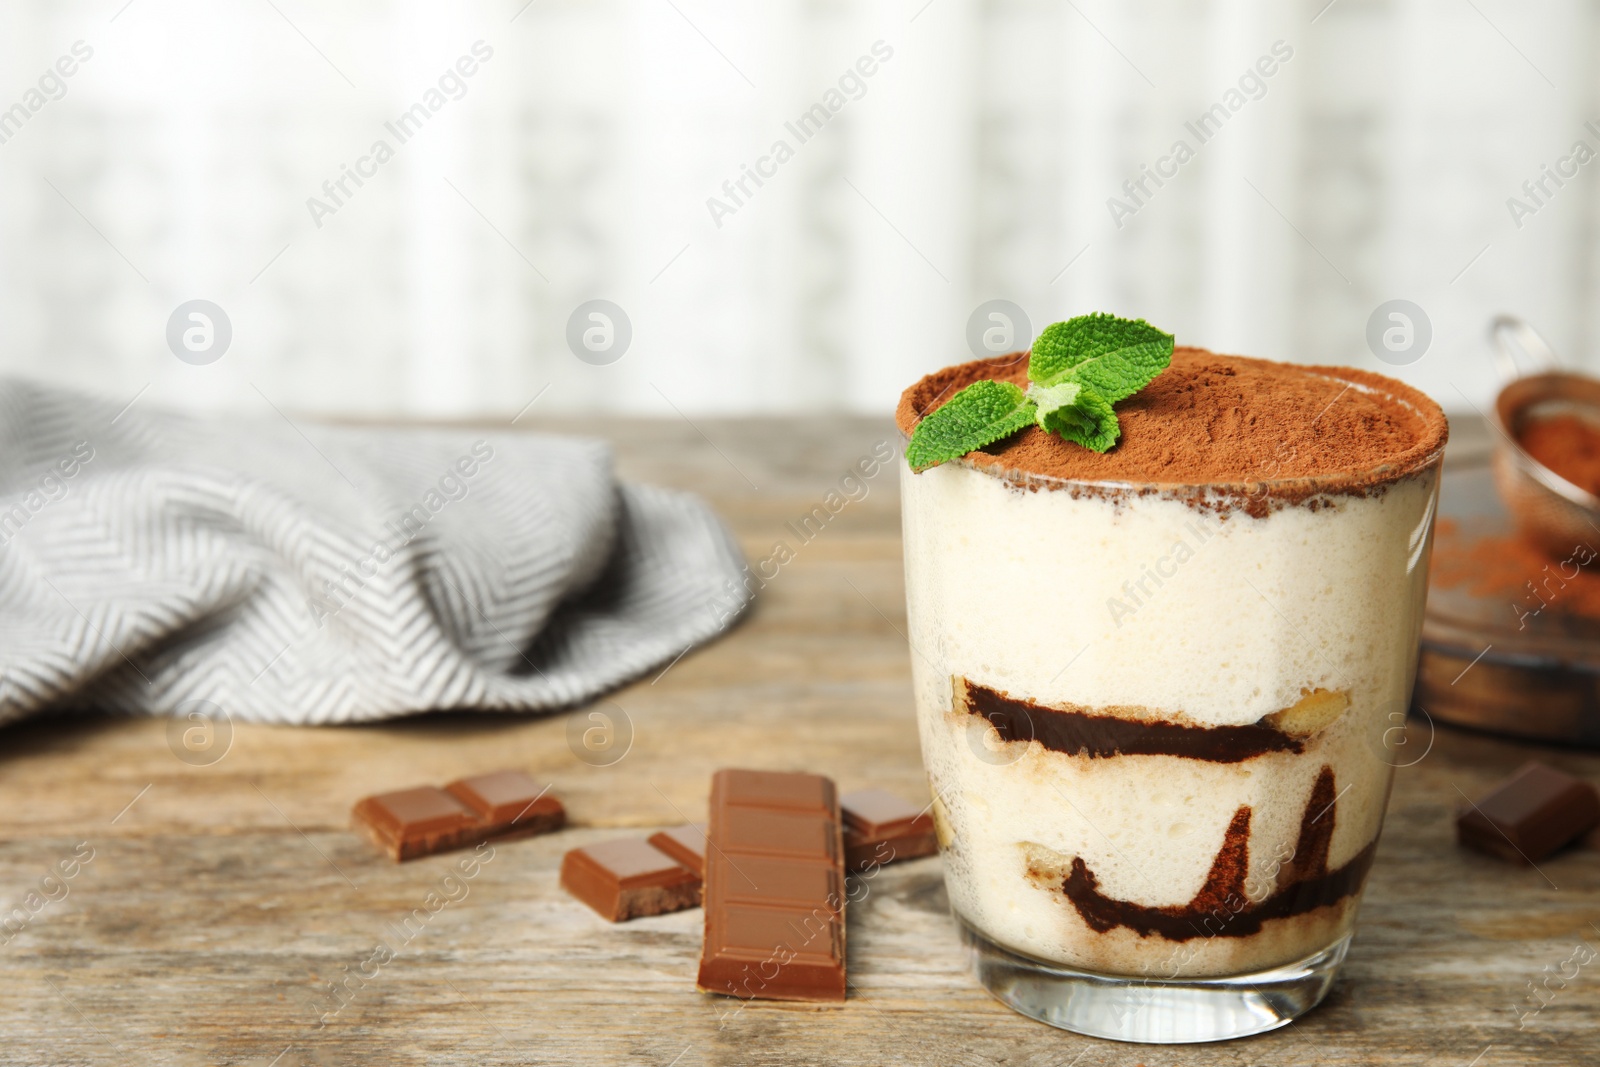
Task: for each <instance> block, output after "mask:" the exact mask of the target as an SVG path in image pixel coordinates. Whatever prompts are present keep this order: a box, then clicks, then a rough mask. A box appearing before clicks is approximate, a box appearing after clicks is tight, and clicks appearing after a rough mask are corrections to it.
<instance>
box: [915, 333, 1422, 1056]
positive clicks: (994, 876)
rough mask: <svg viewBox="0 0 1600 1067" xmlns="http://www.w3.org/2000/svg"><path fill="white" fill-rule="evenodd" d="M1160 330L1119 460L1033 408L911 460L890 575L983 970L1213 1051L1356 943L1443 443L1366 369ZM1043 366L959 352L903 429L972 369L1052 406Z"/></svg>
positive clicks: (951, 880)
mask: <svg viewBox="0 0 1600 1067" xmlns="http://www.w3.org/2000/svg"><path fill="white" fill-rule="evenodd" d="M1074 321H1077V320H1074ZM1118 321H1120V320H1118ZM1140 325H1142V324H1140ZM1162 336H1167V335H1162ZM1167 340H1168V348H1167V351H1168V353H1170V365H1164V366H1165V369H1164V370H1161V371H1160V372H1159V373H1158V374H1157V375H1156V376H1155V377H1154V378H1153V380H1151V381H1149V383H1148V384H1147V385H1146V386H1145V387H1144V388H1143V389H1142V390H1140V391H1138V392H1137V393H1136V394H1135V395H1130V396H1128V397H1126V398H1125V399H1122V400H1121V401H1120V402H1119V403H1117V404H1116V406H1115V419H1116V421H1115V424H1114V431H1115V436H1116V440H1115V443H1114V444H1113V445H1111V446H1110V447H1107V448H1092V447H1085V446H1084V445H1082V444H1079V443H1075V442H1074V441H1073V440H1070V439H1067V438H1065V437H1063V436H1061V435H1058V434H1055V433H1051V432H1049V431H1048V430H1046V429H1044V428H1043V426H1042V425H1041V424H1034V423H1029V424H1028V425H1026V426H1025V427H1024V428H1022V429H1020V430H1016V431H1014V432H1011V433H1009V434H1007V435H1006V436H1003V437H1001V438H1000V439H998V440H996V441H994V442H993V443H991V444H988V445H987V446H985V447H982V448H979V449H977V450H974V451H970V452H967V453H964V454H962V455H959V456H956V457H954V458H950V459H948V460H946V461H942V462H937V463H936V464H933V465H927V466H925V468H924V469H921V470H920V471H919V472H914V471H912V470H907V471H904V472H902V494H903V503H904V524H905V565H906V592H907V600H908V610H909V621H910V631H909V636H910V644H911V649H912V657H911V658H912V667H913V676H914V684H915V689H916V704H917V714H918V721H919V728H920V732H921V740H922V751H923V758H924V762H925V764H926V767H927V771H928V776H929V780H930V785H931V787H932V793H933V812H934V816H935V823H936V826H937V829H938V832H939V839H940V848H941V853H942V855H943V857H944V869H945V884H946V887H947V889H948V891H949V896H950V903H951V907H952V910H953V911H954V913H955V917H956V919H957V921H958V923H959V924H960V927H961V930H962V933H963V937H964V939H965V941H966V943H967V945H968V946H969V950H970V954H971V958H972V960H973V963H974V968H975V971H976V973H977V976H978V978H979V980H980V981H981V982H982V983H983V984H984V985H985V986H986V987H987V988H988V989H989V990H990V991H991V992H992V993H993V994H994V995H995V996H997V997H998V998H999V999H1001V1000H1002V1001H1004V1002H1005V1003H1007V1004H1009V1005H1010V1006H1012V1007H1013V1008H1015V1009H1017V1010H1018V1011H1020V1012H1022V1013H1023V1014H1026V1015H1029V1016H1031V1017H1033V1018H1035V1019H1039V1020H1042V1021H1044V1022H1047V1023H1050V1024H1052V1025H1055V1026H1059V1027H1062V1028H1065V1029H1068V1030H1073V1031H1077V1032H1080V1033H1086V1034H1092V1035H1095V1036H1098V1037H1105V1038H1114V1039H1121V1040H1128V1041H1149V1042H1189V1041H1214V1040H1219V1039H1224V1038H1230V1037H1239V1036H1244V1035H1246V1034H1252V1033H1258V1032H1261V1031H1264V1030H1269V1029H1272V1028H1274V1027H1277V1026H1281V1025H1284V1024H1285V1023H1288V1022H1289V1021H1291V1020H1292V1019H1294V1018H1295V1017H1296V1016H1298V1015H1300V1014H1302V1013H1303V1012H1305V1011H1307V1010H1309V1009H1310V1008H1312V1007H1313V1006H1314V1005H1316V1003H1317V1002H1318V1001H1320V1000H1321V999H1322V997H1323V996H1324V995H1325V994H1326V992H1327V991H1328V989H1329V987H1330V985H1331V984H1332V982H1333V979H1334V975H1335V972H1336V971H1337V969H1338V967H1339V965H1340V962H1341V961H1342V960H1343V958H1344V955H1345V952H1346V949H1347V948H1348V946H1349V944H1350V938H1351V934H1352V931H1353V927H1354V924H1355V917H1356V908H1357V905H1358V903H1359V900H1360V897H1361V890H1362V887H1363V884H1364V882H1365V880H1366V877H1367V873H1368V870H1369V869H1370V867H1371V866H1372V861H1373V854H1374V852H1375V850H1376V848H1377V841H1378V833H1379V830H1380V828H1381V825H1382V821H1383V812H1384V805H1385V803H1386V802H1387V799H1388V794H1389V786H1390V779H1391V775H1392V773H1393V768H1394V766H1395V764H1396V763H1397V762H1399V761H1398V760H1397V759H1396V757H1395V755H1394V750H1395V746H1396V745H1397V744H1398V743H1402V742H1403V734H1404V731H1403V723H1404V719H1405V712H1406V709H1407V706H1408V703H1409V699H1410V692H1411V687H1412V681H1413V677H1414V674H1415V670H1416V659H1417V641H1418V633H1419V628H1420V624H1421V617H1422V608H1423V599H1424V595H1425V591H1426V577H1427V570H1428V553H1429V549H1430V545H1431V540H1432V525H1433V514H1434V505H1435V501H1436V499H1437V488H1438V473H1439V464H1440V459H1441V456H1442V453H1443V448H1444V443H1445V437H1446V432H1447V430H1446V423H1445V418H1444V414H1443V412H1441V411H1440V409H1439V406H1438V405H1437V404H1435V403H1434V402H1433V401H1432V400H1430V399H1429V398H1427V397H1426V396H1424V395H1423V394H1422V393H1420V392H1418V391H1417V390H1415V389H1412V388H1410V387H1408V386H1406V385H1403V384H1401V383H1399V382H1396V381H1393V380H1390V379H1388V378H1385V377H1382V376H1380V375H1376V374H1372V373H1368V372H1365V371H1361V370H1355V369H1350V368H1338V367H1311V366H1301V365H1292V364H1283V363H1273V362H1267V361H1264V360H1258V359H1247V358H1243V357H1239V356H1226V355H1216V354H1213V353H1211V352H1208V351H1204V350H1202V349H1196V348H1182V347H1179V348H1176V349H1174V348H1172V346H1171V344H1170V341H1171V339H1170V336H1168V337H1167ZM1035 349H1036V350H1037V349H1038V344H1037V343H1036V345H1035ZM1029 376H1030V375H1029V369H1028V360H1027V358H1026V356H1025V354H1019V355H1016V356H1009V357H1002V358H1000V359H994V360H980V361H977V362H972V363H965V364H961V365H959V366H954V367H949V368H946V369H945V370H942V371H939V372H937V373H935V374H932V375H929V376H928V377H926V378H924V379H922V380H921V381H919V382H917V383H916V384H915V385H913V386H912V387H911V388H910V389H908V390H906V392H905V394H904V395H903V396H902V398H901V401H900V406H899V410H898V413H897V418H898V422H899V426H900V429H901V431H902V432H903V433H905V434H906V435H907V436H908V438H909V437H913V435H914V433H915V431H916V429H917V427H918V425H919V423H920V422H922V421H923V420H925V419H928V418H930V417H931V416H932V415H933V413H934V412H936V411H937V410H938V409H939V408H940V407H941V406H942V405H944V404H945V403H948V402H950V401H951V398H952V397H954V396H956V395H957V394H958V393H960V392H961V391H963V390H964V389H966V388H967V387H969V386H971V385H973V384H974V383H977V382H982V381H991V382H1001V383H1009V385H1008V386H1007V389H1008V392H1007V393H1006V395H1007V396H1015V395H1017V392H1016V390H1026V396H1027V397H1029V398H1030V400H1029V403H1032V398H1035V397H1038V398H1039V405H1040V406H1041V408H1043V407H1044V406H1046V400H1047V398H1048V396H1050V395H1054V394H1050V393H1049V390H1047V389H1043V388H1042V387H1040V386H1039V384H1038V382H1039V379H1038V377H1037V376H1035V381H1034V384H1033V385H1032V386H1030V385H1029ZM1086 380H1088V379H1086ZM1011 387H1015V388H1011ZM1057 388H1059V387H1057ZM1071 392H1072V390H1068V393H1069V394H1070V393H1071ZM997 395H998V394H997ZM1030 410H1031V409H1030ZM1101 443H1102V444H1104V441H1103V440H1102V442H1101ZM912 466H913V467H916V466H918V464H917V463H916V462H913V463H912Z"/></svg>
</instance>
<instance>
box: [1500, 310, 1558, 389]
mask: <svg viewBox="0 0 1600 1067" xmlns="http://www.w3.org/2000/svg"><path fill="white" fill-rule="evenodd" d="M1489 349H1490V351H1491V352H1493V353H1494V362H1495V366H1496V367H1498V368H1499V370H1500V380H1501V381H1502V382H1509V381H1513V380H1515V379H1517V378H1520V377H1522V376H1523V374H1524V373H1531V374H1544V373H1547V372H1549V371H1553V370H1560V369H1561V358H1560V357H1559V356H1557V355H1556V353H1555V349H1553V348H1551V347H1550V343H1549V342H1548V341H1546V340H1545V339H1544V338H1543V337H1542V336H1541V335H1540V334H1539V331H1538V330H1535V329H1534V328H1533V327H1532V326H1529V325H1528V324H1527V323H1526V322H1524V321H1523V320H1522V319H1519V318H1517V317H1516V316H1515V315H1496V316H1495V317H1494V321H1493V322H1491V323H1489ZM1524 363H1526V364H1527V365H1528V368H1529V369H1528V371H1526V372H1524V371H1523V369H1522V366H1523V364H1524Z"/></svg>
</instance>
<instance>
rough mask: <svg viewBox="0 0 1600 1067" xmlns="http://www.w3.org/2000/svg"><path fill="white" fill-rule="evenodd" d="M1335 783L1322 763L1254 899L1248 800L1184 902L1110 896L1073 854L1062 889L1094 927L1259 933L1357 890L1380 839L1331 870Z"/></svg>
mask: <svg viewBox="0 0 1600 1067" xmlns="http://www.w3.org/2000/svg"><path fill="white" fill-rule="evenodd" d="M1333 785H1334V781H1333V769H1332V768H1331V767H1323V768H1322V773H1321V774H1319V775H1318V776H1317V782H1316V785H1315V786H1313V787H1312V790H1311V795H1310V797H1308V798H1307V800H1306V807H1305V811H1304V812H1303V813H1302V814H1301V817H1300V836H1299V839H1298V840H1297V841H1296V842H1295V850H1294V853H1293V855H1291V856H1289V857H1287V858H1286V859H1285V860H1284V861H1283V866H1281V867H1280V868H1279V870H1278V874H1277V888H1276V889H1275V890H1274V891H1273V892H1272V894H1271V895H1269V896H1268V897H1266V898H1265V899H1264V900H1260V901H1256V902H1252V901H1250V900H1249V898H1248V897H1247V896H1246V894H1245V879H1246V873H1247V872H1248V871H1249V868H1250V818H1251V811H1250V808H1249V806H1248V805H1244V806H1241V807H1240V808H1239V810H1238V811H1236V812H1235V813H1234V816H1233V820H1232V821H1231V822H1230V823H1229V825H1228V830H1227V833H1226V834H1224V836H1223V839H1222V845H1221V847H1220V848H1218V849H1217V856H1216V859H1214V860H1213V861H1212V863H1211V870H1210V872H1209V873H1208V874H1207V875H1206V880H1205V884H1204V885H1202V886H1201V887H1200V891H1199V892H1198V893H1196V894H1195V895H1194V897H1193V898H1192V899H1191V900H1190V901H1189V902H1188V903H1187V904H1182V905H1178V906H1175V907H1161V908H1152V907H1146V906H1144V905H1142V904H1132V903H1129V902H1128V901H1125V900H1117V899H1116V898H1114V897H1108V896H1106V895H1105V894H1104V893H1101V892H1100V888H1099V881H1098V880H1097V879H1096V878H1095V876H1094V872H1093V871H1091V870H1089V867H1088V865H1087V864H1085V863H1084V862H1083V858H1082V857H1081V856H1075V857H1073V860H1072V869H1071V871H1070V872H1069V873H1068V875H1067V877H1066V878H1065V880H1063V881H1062V883H1061V891H1062V892H1063V893H1065V894H1066V896H1067V899H1068V900H1070V901H1072V904H1073V906H1074V907H1076V908H1077V909H1078V914H1079V915H1081V916H1082V917H1083V921H1084V922H1085V923H1087V924H1088V925H1089V928H1090V929H1092V930H1094V931H1096V932H1098V933H1106V932H1108V931H1110V930H1112V929H1115V928H1116V927H1118V926H1126V927H1127V928H1128V929H1130V930H1132V931H1134V932H1135V933H1137V934H1139V935H1140V936H1141V937H1148V936H1150V935H1151V934H1158V935H1160V936H1161V937H1164V938H1166V939H1167V940H1168V941H1188V940H1190V939H1192V938H1196V937H1249V936H1251V935H1252V934H1256V933H1260V932H1261V928H1262V926H1263V925H1264V924H1265V923H1266V922H1267V921H1268V920H1270V919H1288V918H1291V917H1293V916H1296V915H1303V914H1305V913H1306V912H1310V911H1315V910H1316V909H1317V908H1321V907H1326V906H1327V905H1329V904H1336V903H1338V902H1339V901H1341V900H1343V899H1344V898H1345V897H1347V896H1351V895H1352V894H1354V893H1355V892H1357V891H1358V890H1359V889H1360V888H1361V885H1362V883H1363V882H1364V881H1366V877H1367V871H1368V870H1369V869H1370V868H1371V867H1372V858H1373V855H1374V854H1375V853H1376V852H1377V848H1378V842H1377V841H1376V840H1374V841H1372V842H1370V843H1368V844H1367V846H1366V847H1365V848H1363V849H1362V850H1361V851H1360V852H1357V853H1356V854H1355V855H1354V856H1353V857H1351V859H1350V861H1349V862H1348V863H1346V864H1344V865H1343V866H1341V867H1339V868H1337V869H1336V870H1332V871H1330V870H1328V866H1327V864H1328V845H1329V842H1330V841H1331V840H1332V839H1333V827H1334V820H1335V819H1336V818H1337V812H1336V810H1335V809H1336V808H1337V806H1338V801H1337V799H1336V795H1335V793H1334V788H1333Z"/></svg>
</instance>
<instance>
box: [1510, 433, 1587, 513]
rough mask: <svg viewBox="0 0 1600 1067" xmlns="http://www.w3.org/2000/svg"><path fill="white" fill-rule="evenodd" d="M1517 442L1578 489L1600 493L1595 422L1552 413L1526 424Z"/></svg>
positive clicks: (1518, 434)
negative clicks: (1548, 416)
mask: <svg viewBox="0 0 1600 1067" xmlns="http://www.w3.org/2000/svg"><path fill="white" fill-rule="evenodd" d="M1517 443H1518V444H1520V445H1521V446H1522V447H1523V449H1524V450H1525V451H1526V452H1527V453H1528V455H1530V456H1532V457H1533V458H1534V459H1536V460H1538V461H1539V462H1540V463H1543V464H1544V465H1545V466H1546V467H1549V468H1550V469H1551V470H1553V471H1555V472H1556V473H1557V474H1559V475H1561V477H1563V478H1565V479H1566V480H1567V481H1569V482H1571V483H1572V484H1573V485H1575V486H1577V487H1578V488H1579V489H1585V490H1588V491H1589V492H1590V493H1592V494H1593V495H1595V496H1600V429H1597V428H1596V427H1595V426H1594V425H1593V424H1592V423H1590V422H1588V421H1587V420H1585V419H1581V418H1579V417H1578V416H1576V415H1553V416H1551V417H1550V418H1546V419H1538V420H1536V421H1534V422H1530V423H1528V424H1527V425H1526V426H1523V427H1522V428H1521V429H1520V430H1519V431H1518V432H1517Z"/></svg>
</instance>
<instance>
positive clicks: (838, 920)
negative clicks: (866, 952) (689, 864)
mask: <svg viewBox="0 0 1600 1067" xmlns="http://www.w3.org/2000/svg"><path fill="white" fill-rule="evenodd" d="M706 842H707V851H706V882H705V913H706V933H705V944H704V946H703V947H702V949H701V956H700V975H699V981H698V985H699V987H700V989H702V990H703V991H705V992H707V993H721V994H725V995H727V996H734V997H741V998H745V999H749V998H763V999H769V1000H805V1001H841V1000H844V997H845V944H844V938H845V925H844V902H845V898H844V841H843V836H842V830H841V824H840V819H839V798H838V792H837V791H836V790H835V789H834V786H833V782H832V781H830V780H829V779H827V778H823V777H821V776H819V775H815V774H785V773H780V772H776V771H745V770H721V771H718V772H717V773H716V775H715V776H714V777H713V778H712V780H711V823H710V829H709V830H708V831H707V834H706Z"/></svg>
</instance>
